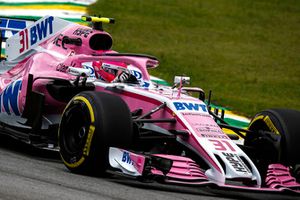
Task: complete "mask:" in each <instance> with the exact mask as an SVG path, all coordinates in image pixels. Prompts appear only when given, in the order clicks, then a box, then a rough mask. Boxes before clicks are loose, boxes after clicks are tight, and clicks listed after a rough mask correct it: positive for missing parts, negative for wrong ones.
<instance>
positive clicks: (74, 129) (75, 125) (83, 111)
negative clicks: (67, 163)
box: [61, 102, 90, 155]
mask: <svg viewBox="0 0 300 200" xmlns="http://www.w3.org/2000/svg"><path fill="white" fill-rule="evenodd" d="M63 117H64V119H63V120H64V126H63V127H61V128H62V130H61V132H63V133H64V134H63V136H62V137H63V138H62V142H64V147H65V151H67V152H68V153H70V154H73V155H78V154H81V153H82V149H83V148H84V145H85V143H86V138H87V133H88V129H89V126H90V118H89V114H88V109H87V108H86V105H85V104H84V103H83V102H74V103H73V104H72V105H70V106H69V107H68V108H67V110H66V111H65V115H64V116H63Z"/></svg>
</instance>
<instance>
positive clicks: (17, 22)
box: [0, 16, 36, 58]
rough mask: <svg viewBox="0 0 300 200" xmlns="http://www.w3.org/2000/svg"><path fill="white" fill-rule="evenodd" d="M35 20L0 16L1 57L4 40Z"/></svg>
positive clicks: (3, 49) (3, 52)
mask: <svg viewBox="0 0 300 200" xmlns="http://www.w3.org/2000/svg"><path fill="white" fill-rule="evenodd" d="M35 21H36V20H34V19H26V18H10V17H2V16H0V50H1V58H4V55H5V42H6V40H7V39H8V38H10V37H11V36H13V35H15V34H16V33H18V32H19V31H20V30H22V29H24V28H26V27H27V26H30V25H31V24H33V23H34V22H35Z"/></svg>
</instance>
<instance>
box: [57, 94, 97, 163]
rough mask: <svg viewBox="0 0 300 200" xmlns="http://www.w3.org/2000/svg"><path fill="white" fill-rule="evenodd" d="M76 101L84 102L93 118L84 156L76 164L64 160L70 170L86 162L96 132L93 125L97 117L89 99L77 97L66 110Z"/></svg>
mask: <svg viewBox="0 0 300 200" xmlns="http://www.w3.org/2000/svg"><path fill="white" fill-rule="evenodd" d="M76 100H77V101H83V102H84V103H85V104H86V105H87V107H88V110H89V113H90V117H91V125H90V127H89V131H88V135H87V139H86V143H85V145H84V148H83V155H82V157H81V158H80V159H79V160H78V161H77V162H74V163H68V162H67V161H65V160H64V159H63V158H62V160H63V162H64V164H65V165H66V166H68V167H70V168H76V167H78V166H80V165H81V164H82V163H83V162H84V160H85V156H88V155H89V153H90V148H91V143H92V139H93V136H94V132H95V126H94V125H93V123H94V122H95V115H94V111H93V108H92V105H91V103H90V102H89V100H88V99H87V98H85V97H84V96H75V97H74V98H73V100H72V101H70V103H69V104H68V105H67V106H66V108H67V107H68V106H69V105H70V104H71V102H73V101H76ZM65 110H66V109H65ZM61 157H62V156H61Z"/></svg>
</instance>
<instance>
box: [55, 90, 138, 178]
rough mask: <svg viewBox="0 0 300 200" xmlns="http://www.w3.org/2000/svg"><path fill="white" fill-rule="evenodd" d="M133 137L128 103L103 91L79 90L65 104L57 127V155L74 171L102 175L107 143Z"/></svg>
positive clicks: (121, 143) (129, 140)
mask: <svg viewBox="0 0 300 200" xmlns="http://www.w3.org/2000/svg"><path fill="white" fill-rule="evenodd" d="M132 141H133V131H132V118H131V113H130V111H129V108H128V106H127V104H126V103H125V102H124V101H123V100H122V99H121V98H120V97H118V96H114V95H111V94H107V93H103V92H93V91H87V92H81V93H79V94H78V95H76V96H75V97H74V98H73V99H72V100H71V101H70V102H69V103H68V105H67V106H66V108H65V110H64V112H63V115H62V120H61V123H60V127H59V147H60V155H61V158H62V160H63V162H64V164H65V166H66V167H67V168H68V169H69V170H70V171H72V172H74V173H81V174H89V175H102V174H104V172H105V170H106V169H107V168H108V167H109V163H108V150H109V147H111V146H115V147H121V148H128V147H129V146H130V145H131V144H132Z"/></svg>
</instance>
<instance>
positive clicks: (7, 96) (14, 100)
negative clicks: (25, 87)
mask: <svg viewBox="0 0 300 200" xmlns="http://www.w3.org/2000/svg"><path fill="white" fill-rule="evenodd" d="M21 87H22V81H21V80H17V81H15V82H13V83H11V84H10V85H8V86H7V87H6V88H5V89H4V90H3V91H2V93H1V94H0V106H1V109H0V112H1V113H2V112H6V113H7V114H9V115H10V114H11V113H14V114H15V115H20V110H19V103H18V102H19V94H20V90H21Z"/></svg>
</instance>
